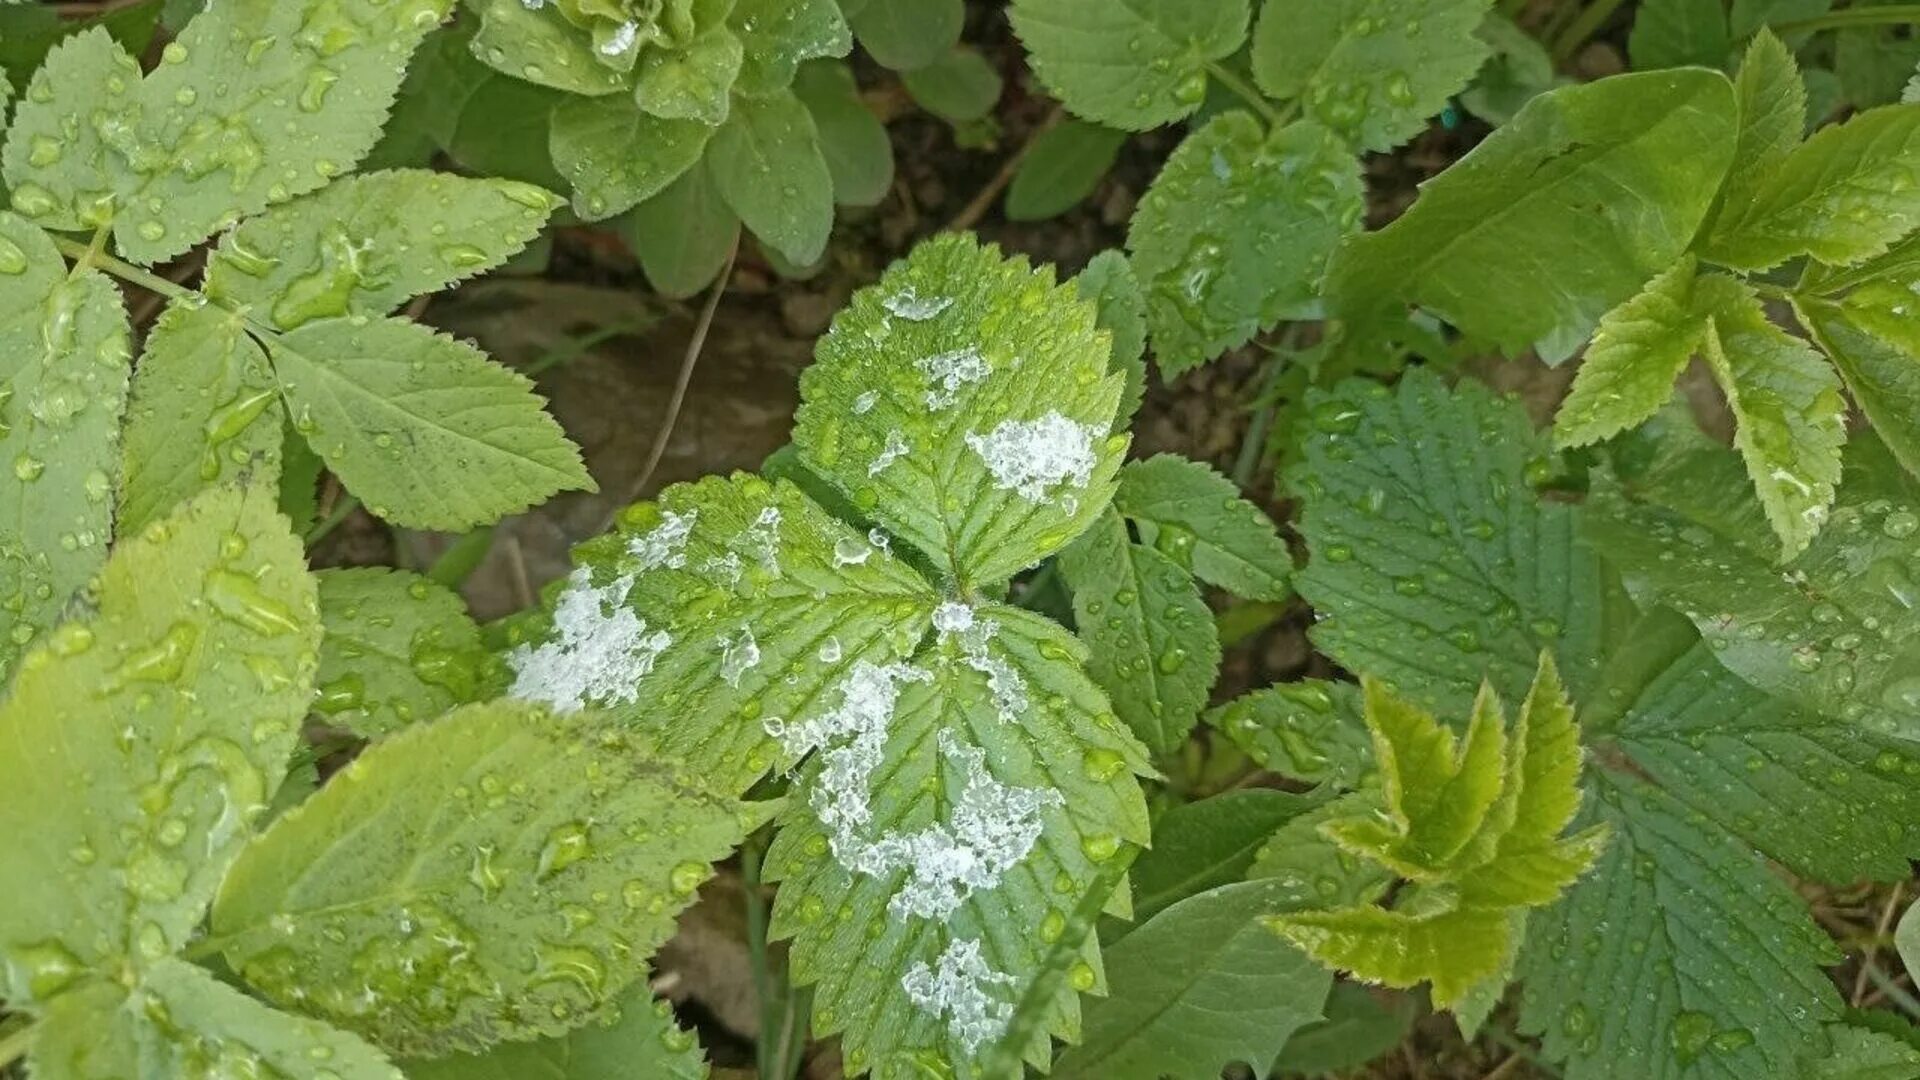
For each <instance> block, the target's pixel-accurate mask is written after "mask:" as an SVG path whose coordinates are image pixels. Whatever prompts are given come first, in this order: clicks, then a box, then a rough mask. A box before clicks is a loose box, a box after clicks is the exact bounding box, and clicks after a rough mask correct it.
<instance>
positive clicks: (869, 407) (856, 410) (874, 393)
mask: <svg viewBox="0 0 1920 1080" xmlns="http://www.w3.org/2000/svg"><path fill="white" fill-rule="evenodd" d="M879 400H880V391H878V390H869V391H867V392H866V393H864V394H861V395H860V396H859V397H857V398H854V399H853V415H855V416H865V415H867V414H868V413H870V412H872V411H873V407H874V405H875V404H876V403H878V402H879Z"/></svg>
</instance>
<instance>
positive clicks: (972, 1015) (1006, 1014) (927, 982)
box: [900, 938, 1014, 1054]
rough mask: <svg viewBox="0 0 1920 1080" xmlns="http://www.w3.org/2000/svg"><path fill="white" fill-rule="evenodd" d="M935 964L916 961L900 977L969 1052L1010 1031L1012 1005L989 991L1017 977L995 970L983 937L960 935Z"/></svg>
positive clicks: (909, 994) (920, 1003)
mask: <svg viewBox="0 0 1920 1080" xmlns="http://www.w3.org/2000/svg"><path fill="white" fill-rule="evenodd" d="M935 965H936V966H934V967H928V966H927V965H926V964H925V963H916V964H914V965H913V967H912V968H910V969H909V970H908V971H907V973H906V975H905V976H903V977H902V978H901V979H900V989H902V990H905V991H906V992H907V1000H908V1001H911V1002H913V1003H914V1005H915V1006H917V1007H918V1008H920V1009H921V1010H923V1011H925V1012H928V1013H931V1014H933V1015H934V1016H936V1017H938V1016H944V1017H946V1018H947V1034H948V1035H950V1036H952V1038H953V1041H955V1042H957V1043H959V1044H960V1045H961V1046H962V1047H963V1048H965V1050H966V1051H967V1053H969V1054H971V1053H974V1052H975V1051H977V1050H979V1048H980V1044H982V1043H985V1042H991V1041H992V1040H994V1039H997V1038H999V1037H1000V1036H1001V1035H1003V1034H1005V1033H1006V1030H1007V1025H1008V1024H1009V1023H1011V1022H1012V1020H1013V1004H1012V1003H1011V1002H1009V1001H1000V1000H995V996H994V995H993V994H991V993H989V991H991V990H994V989H997V988H1001V987H1012V986H1013V985H1014V979H1013V976H1011V975H1008V974H1005V973H1004V972H999V971H995V970H994V969H993V968H992V967H991V966H990V965H989V964H988V963H987V961H986V959H985V958H984V957H982V956H981V955H980V942H979V941H978V940H971V941H970V940H967V939H965V938H955V939H953V940H952V941H951V942H949V943H948V944H947V948H946V951H944V952H942V953H941V954H940V958H939V959H938V960H937V961H936V962H935Z"/></svg>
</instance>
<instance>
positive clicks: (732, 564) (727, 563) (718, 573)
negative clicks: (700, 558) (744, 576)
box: [700, 551, 741, 586]
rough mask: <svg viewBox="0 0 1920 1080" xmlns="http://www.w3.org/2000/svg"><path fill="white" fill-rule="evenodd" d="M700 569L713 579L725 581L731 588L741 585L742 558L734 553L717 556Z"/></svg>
mask: <svg viewBox="0 0 1920 1080" xmlns="http://www.w3.org/2000/svg"><path fill="white" fill-rule="evenodd" d="M700 569H701V570H702V571H704V572H706V573H707V574H708V575H710V576H712V577H716V578H720V579H723V580H725V581H726V583H727V584H728V585H730V586H731V585H738V584H740V569H741V567H740V556H739V555H737V554H735V553H734V552H731V551H729V552H727V553H726V554H725V555H715V556H713V557H712V558H710V559H708V560H707V561H706V562H704V563H702V564H701V566H700Z"/></svg>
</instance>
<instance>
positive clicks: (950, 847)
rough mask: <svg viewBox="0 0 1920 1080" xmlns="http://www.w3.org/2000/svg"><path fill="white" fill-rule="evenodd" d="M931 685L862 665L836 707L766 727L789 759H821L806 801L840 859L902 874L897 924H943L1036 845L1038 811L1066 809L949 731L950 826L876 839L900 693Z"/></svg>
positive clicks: (869, 870) (895, 904) (893, 668)
mask: <svg viewBox="0 0 1920 1080" xmlns="http://www.w3.org/2000/svg"><path fill="white" fill-rule="evenodd" d="M931 679H932V676H931V675H930V674H928V673H927V672H926V671H923V670H921V669H920V668H917V667H914V666H912V665H908V664H893V665H889V666H887V667H877V666H875V665H873V664H870V663H868V662H866V661H864V660H862V661H858V662H856V663H855V664H854V667H853V671H852V673H851V674H850V675H848V677H847V679H846V681H845V682H843V683H842V684H841V687H840V690H841V703H840V706H839V707H838V708H836V709H833V710H831V711H829V712H827V713H825V714H823V715H820V716H817V717H814V718H813V719H810V720H807V721H805V722H802V723H788V722H786V721H778V722H776V723H768V724H766V725H765V727H766V730H767V733H768V734H769V735H772V736H773V737H774V738H775V739H777V740H779V741H780V743H781V746H782V748H783V749H784V750H785V751H786V752H787V754H788V755H789V756H790V757H793V758H795V759H797V758H799V757H801V756H803V755H805V754H807V753H809V752H816V751H817V752H818V753H819V755H820V773H819V776H818V777H817V779H816V780H815V782H814V785H813V790H812V791H811V793H810V794H809V796H808V803H809V805H810V806H812V808H813V811H814V813H815V814H816V815H818V817H819V819H820V822H821V824H822V825H823V826H824V827H825V829H826V832H827V842H828V845H829V848H830V850H832V852H833V856H834V859H835V861H837V862H838V863H839V864H840V865H841V866H843V867H845V868H846V869H847V870H849V871H851V872H853V873H856V874H865V875H868V876H871V877H888V876H891V875H894V874H897V873H900V872H901V871H905V874H906V876H905V878H904V880H903V881H902V882H901V884H900V888H899V890H898V891H897V892H895V893H894V895H893V897H892V899H891V900H890V901H889V902H888V905H887V907H888V910H889V911H891V912H892V913H893V914H894V915H895V916H896V917H899V918H908V917H917V918H928V919H944V918H946V917H947V916H949V915H951V914H953V912H954V910H955V909H957V908H958V907H959V906H960V904H961V903H962V902H964V901H965V900H966V899H967V897H968V896H970V895H972V894H973V892H974V891H975V890H987V889H992V888H995V887H996V886H998V885H999V883H1000V878H1001V876H1002V875H1004V874H1005V873H1006V872H1007V871H1008V870H1009V869H1011V868H1013V867H1014V866H1016V865H1018V864H1019V862H1020V861H1021V860H1022V859H1024V858H1026V857H1027V853H1028V852H1030V851H1032V850H1033V845H1034V844H1035V843H1036V842H1037V841H1038V840H1039V838H1040V834H1041V832H1042V830H1043V829H1044V828H1045V826H1044V823H1043V822H1042V821H1041V818H1040V815H1041V812H1042V811H1043V810H1046V809H1049V808H1052V807H1057V806H1061V805H1063V804H1064V799H1063V798H1062V797H1061V795H1060V793H1059V792H1058V791H1055V790H1053V789H1052V788H1021V787H1012V786H1009V785H1006V784H1002V783H1000V782H999V781H998V780H996V779H994V777H993V776H992V775H991V774H990V773H989V772H988V771H987V768H986V753H985V751H983V750H981V749H980V748H978V747H974V746H969V745H966V744H964V743H961V742H959V741H958V740H956V739H955V738H954V737H953V735H952V733H951V732H946V731H942V732H941V733H940V735H939V743H938V745H939V750H940V754H941V757H942V759H943V760H944V761H945V763H946V767H947V768H948V769H949V770H950V771H951V772H957V773H958V775H959V780H960V793H959V795H958V796H957V797H956V798H955V799H954V800H953V808H952V811H951V812H950V814H949V815H948V817H947V820H946V821H944V822H938V823H935V824H933V825H930V826H927V827H926V828H924V829H921V830H919V831H918V832H912V833H904V834H892V835H888V834H882V835H879V836H877V837H876V836H871V835H869V830H868V826H869V825H870V824H871V823H872V819H873V806H872V794H873V792H872V782H873V774H874V772H875V770H877V769H878V768H879V767H880V764H881V762H882V760H883V759H884V757H885V751H886V742H887V729H888V727H889V726H890V725H891V723H892V721H893V714H894V709H895V706H896V705H897V703H898V701H899V696H900V692H901V687H902V686H903V685H905V684H907V683H913V682H928V681H930V680H931Z"/></svg>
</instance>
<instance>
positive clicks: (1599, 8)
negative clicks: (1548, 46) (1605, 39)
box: [1553, 0, 1625, 65]
mask: <svg viewBox="0 0 1920 1080" xmlns="http://www.w3.org/2000/svg"><path fill="white" fill-rule="evenodd" d="M1624 2H1625V0H1593V2H1592V3H1590V4H1588V5H1587V6H1586V7H1585V8H1583V9H1581V11H1580V14H1579V15H1577V16H1575V17H1574V19H1573V21H1572V22H1570V23H1568V24H1567V27H1566V29H1565V30H1562V31H1561V32H1560V34H1559V36H1557V37H1555V38H1554V39H1553V62H1554V63H1555V64H1556V65H1557V64H1563V63H1565V62H1566V61H1567V60H1569V59H1571V58H1572V56H1573V54H1574V53H1577V52H1579V51H1580V47H1581V46H1582V45H1585V44H1586V43H1587V42H1588V41H1589V40H1591V39H1592V37H1593V35H1594V34H1596V33H1598V32H1599V30H1600V28H1601V27H1602V26H1605V25H1606V23H1607V20H1608V19H1610V18H1612V17H1613V13H1614V12H1616V11H1618V10H1620V5H1621V4H1622V3H1624Z"/></svg>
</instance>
